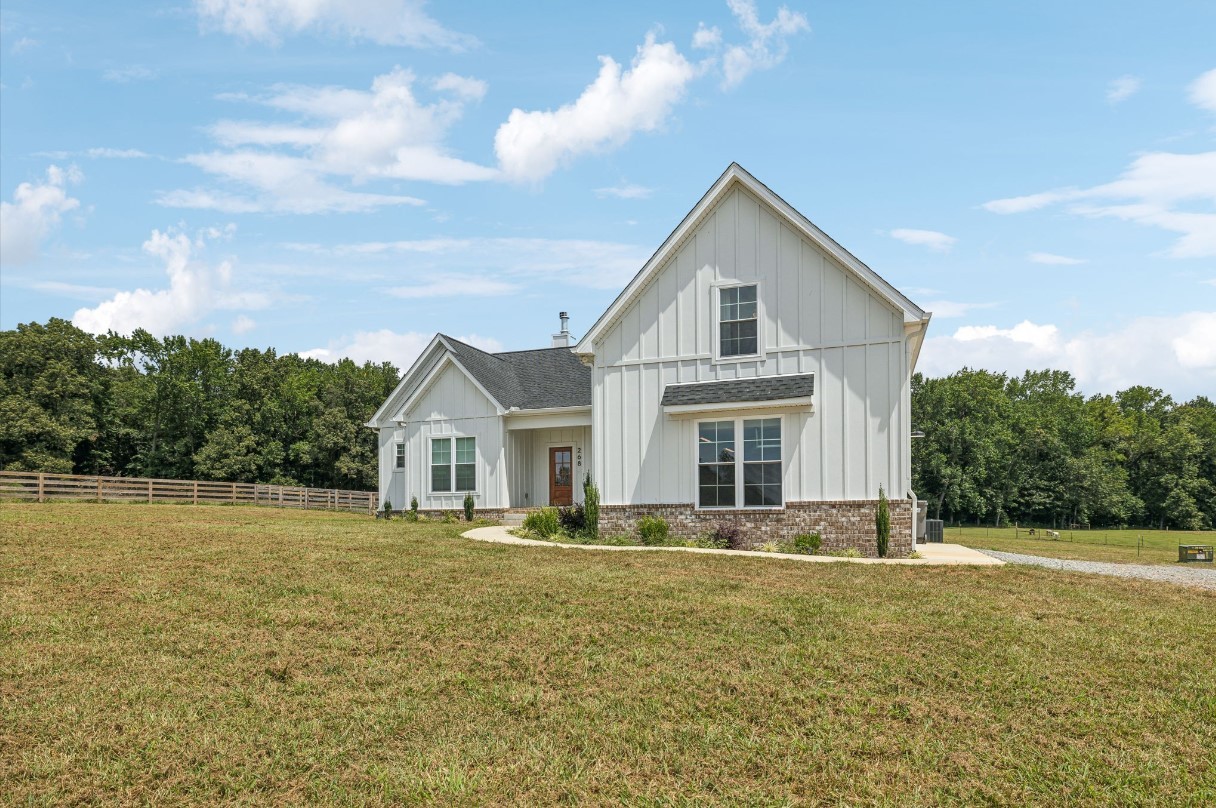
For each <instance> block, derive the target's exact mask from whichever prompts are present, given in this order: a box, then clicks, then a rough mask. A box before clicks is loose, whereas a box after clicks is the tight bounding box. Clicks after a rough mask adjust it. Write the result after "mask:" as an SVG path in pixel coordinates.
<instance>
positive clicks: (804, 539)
mask: <svg viewBox="0 0 1216 808" xmlns="http://www.w3.org/2000/svg"><path fill="white" fill-rule="evenodd" d="M822 546H823V539H822V537H820V535H819V534H818V533H799V534H798V535H797V536H795V537H794V552H795V553H802V554H803V555H815V553H818V552H819V548H820V547H822Z"/></svg>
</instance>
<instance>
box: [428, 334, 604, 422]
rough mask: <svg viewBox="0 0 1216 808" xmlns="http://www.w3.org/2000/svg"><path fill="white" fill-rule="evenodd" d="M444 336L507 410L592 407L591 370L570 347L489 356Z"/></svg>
mask: <svg viewBox="0 0 1216 808" xmlns="http://www.w3.org/2000/svg"><path fill="white" fill-rule="evenodd" d="M440 336H441V337H443V338H444V339H445V340H446V341H447V342H448V344H449V345H451V346H452V350H453V352H454V353H455V354H456V358H457V359H459V360H460V364H462V365H464V366H465V368H467V369H468V371H469V373H471V374H473V378H475V379H477V381H478V382H480V383H481V386H482V387H484V388H486V390H488V391H489V393H490V395H492V396H494V398H495V399H497V400H498V403H499V404H501V405H503V406H504V407H506V408H507V409H510V408H511V407H519V408H520V409H521V410H532V409H545V408H548V407H590V406H591V368H589V367H587V366H586V365H584V364H583V363H582V362H580V361H579V359H578V357H577V356H575V355H574V353H573V352H572V351H571V350H570V349H569V348H541V349H539V350H533V351H506V352H504V353H487V352H485V351H483V350H481V349H479V348H474V347H473V346H472V345H469V344H468V343H465V342H461V341H460V340H458V339H455V338H453V337H449V336H448V335H446V334H440Z"/></svg>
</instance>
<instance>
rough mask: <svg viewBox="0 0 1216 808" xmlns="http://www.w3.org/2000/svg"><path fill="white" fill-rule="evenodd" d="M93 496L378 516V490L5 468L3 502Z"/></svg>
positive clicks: (0, 482) (0, 474) (0, 478)
mask: <svg viewBox="0 0 1216 808" xmlns="http://www.w3.org/2000/svg"><path fill="white" fill-rule="evenodd" d="M51 499H55V500H89V501H92V502H177V503H190V504H193V505H203V504H209V503H210V504H216V503H219V504H223V503H228V504H231V505H266V506H270V507H275V508H305V509H310V510H330V511H335V510H336V511H356V512H359V513H366V514H375V512H376V499H377V496H376V492H374V491H342V490H338V489H335V488H299V487H296V486H290V485H265V484H263V483H218V482H208V481H206V480H155V479H148V478H146V477H87V476H80V475H75V474H47V473H44V472H40V471H0V500H35V501H37V502H45V501H47V500H51Z"/></svg>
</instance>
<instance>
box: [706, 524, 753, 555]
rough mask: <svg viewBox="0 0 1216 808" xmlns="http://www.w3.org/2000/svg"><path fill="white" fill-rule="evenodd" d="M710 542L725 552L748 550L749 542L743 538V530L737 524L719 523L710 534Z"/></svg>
mask: <svg viewBox="0 0 1216 808" xmlns="http://www.w3.org/2000/svg"><path fill="white" fill-rule="evenodd" d="M709 540H710V542H711V543H712V544H713V546H714V547H720V548H722V549H724V550H746V549H747V546H746V545H747V540H746V539H745V538H744V537H743V528H741V527H739V525H738V524H737V523H736V522H719V523H718V524H716V525H714V530H713V532H712V533H710V534H709Z"/></svg>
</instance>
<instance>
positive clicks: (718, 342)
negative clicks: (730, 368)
mask: <svg viewBox="0 0 1216 808" xmlns="http://www.w3.org/2000/svg"><path fill="white" fill-rule="evenodd" d="M740 286H754V287H756V353H754V354H740V355H739V356H723V355H722V319H721V318H722V290H723V289H735V288H738V287H740ZM763 292H764V285H763V283H762V282H761V281H759V280H754V281H737V280H731V281H714V282H713V283H711V284H710V287H709V302H710V316H712V317H713V346H712V348H713V363H714V364H715V365H719V364H724V363H728V362H763V361H764V358H765V351H764V323H765V320H764V294H763Z"/></svg>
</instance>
